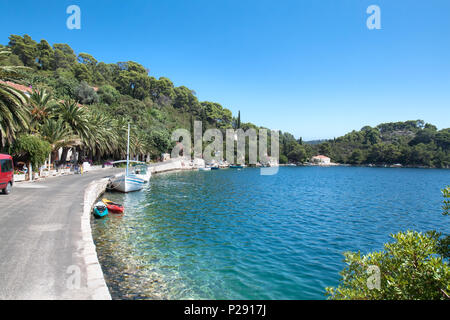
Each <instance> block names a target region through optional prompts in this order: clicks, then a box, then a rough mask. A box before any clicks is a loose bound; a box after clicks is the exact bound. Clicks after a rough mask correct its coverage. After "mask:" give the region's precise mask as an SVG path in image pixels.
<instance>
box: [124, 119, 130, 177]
mask: <svg viewBox="0 0 450 320" xmlns="http://www.w3.org/2000/svg"><path fill="white" fill-rule="evenodd" d="M129 164H130V123H128V139H127V168H126V170H125V176H128V165H129Z"/></svg>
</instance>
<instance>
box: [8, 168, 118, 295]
mask: <svg viewBox="0 0 450 320" xmlns="http://www.w3.org/2000/svg"><path fill="white" fill-rule="evenodd" d="M117 172H118V171H117V169H109V170H100V171H97V172H95V171H94V172H89V173H86V174H83V175H70V176H64V177H54V178H48V179H47V180H44V181H39V182H33V183H20V184H19V183H17V184H16V185H15V186H14V187H13V190H12V192H11V194H10V195H3V194H0V299H83V298H85V296H86V294H87V292H83V290H87V285H86V283H85V282H86V279H83V277H81V287H86V289H81V290H75V291H74V290H70V288H68V285H67V283H68V281H67V280H68V277H69V276H71V275H73V274H74V272H73V269H70V268H69V267H71V266H80V265H82V257H81V256H80V255H79V253H80V250H81V248H80V243H81V239H82V236H81V215H82V210H83V199H84V191H85V188H86V187H87V186H88V185H89V183H91V182H92V181H94V180H97V179H101V178H104V177H106V176H109V175H112V174H114V173H117ZM68 268H69V269H68ZM71 268H73V267H71Z"/></svg>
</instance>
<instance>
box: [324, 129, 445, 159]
mask: <svg viewBox="0 0 450 320" xmlns="http://www.w3.org/2000/svg"><path fill="white" fill-rule="evenodd" d="M319 150H320V152H321V153H323V154H326V155H329V156H330V157H331V158H332V159H333V160H334V161H336V162H339V163H349V164H388V165H389V164H396V163H400V164H402V165H406V166H427V167H439V168H442V167H445V168H447V167H449V166H450V152H449V151H450V129H449V128H447V129H442V130H437V128H436V127H435V126H434V125H432V124H429V123H425V122H424V121H422V120H416V121H405V122H393V123H383V124H380V125H378V126H376V127H374V128H372V127H369V126H366V127H364V128H362V129H361V130H360V131H352V132H351V133H348V134H346V135H345V136H343V137H339V138H337V139H334V140H330V141H327V142H325V143H323V144H321V145H319Z"/></svg>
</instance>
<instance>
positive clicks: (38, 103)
mask: <svg viewBox="0 0 450 320" xmlns="http://www.w3.org/2000/svg"><path fill="white" fill-rule="evenodd" d="M51 100H52V95H51V94H50V93H49V92H48V91H47V90H45V89H42V90H33V92H32V93H31V96H30V106H31V118H32V120H31V126H32V128H33V129H34V130H37V129H38V127H39V126H40V125H41V124H42V123H43V122H44V120H45V119H48V118H49V117H50V116H51V111H52V110H51V107H50V102H51Z"/></svg>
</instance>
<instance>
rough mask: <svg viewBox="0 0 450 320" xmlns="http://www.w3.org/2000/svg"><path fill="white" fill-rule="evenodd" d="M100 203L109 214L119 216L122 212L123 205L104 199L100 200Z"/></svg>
mask: <svg viewBox="0 0 450 320" xmlns="http://www.w3.org/2000/svg"><path fill="white" fill-rule="evenodd" d="M102 202H103V203H104V204H105V205H106V207H107V208H108V211H109V212H111V213H117V214H120V213H123V211H124V208H123V205H121V204H119V203H115V202H112V201H111V200H108V199H106V198H104V199H102Z"/></svg>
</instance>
